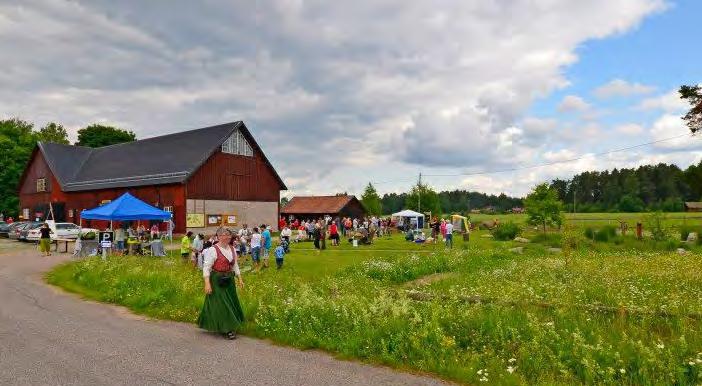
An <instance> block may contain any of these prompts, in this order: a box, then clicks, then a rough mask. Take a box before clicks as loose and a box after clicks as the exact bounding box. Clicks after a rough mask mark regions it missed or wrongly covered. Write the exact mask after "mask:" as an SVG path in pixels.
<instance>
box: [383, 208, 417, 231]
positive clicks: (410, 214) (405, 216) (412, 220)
mask: <svg viewBox="0 0 702 386" xmlns="http://www.w3.org/2000/svg"><path fill="white" fill-rule="evenodd" d="M391 217H392V219H393V220H395V221H397V225H414V226H416V227H417V228H424V215H423V214H421V213H419V212H415V211H413V210H409V209H405V210H403V211H400V212H397V213H393V214H392V216H391Z"/></svg>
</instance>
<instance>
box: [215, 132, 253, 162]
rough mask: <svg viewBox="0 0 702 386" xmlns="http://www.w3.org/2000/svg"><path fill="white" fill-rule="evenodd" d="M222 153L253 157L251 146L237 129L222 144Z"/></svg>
mask: <svg viewBox="0 0 702 386" xmlns="http://www.w3.org/2000/svg"><path fill="white" fill-rule="evenodd" d="M222 153H229V154H236V155H243V156H247V157H253V148H252V147H251V145H250V144H249V142H248V141H247V140H246V138H244V135H243V134H241V131H239V130H237V131H236V132H235V133H234V134H232V135H231V136H230V137H229V138H227V140H226V141H224V143H223V144H222Z"/></svg>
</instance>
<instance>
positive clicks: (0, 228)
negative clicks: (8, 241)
mask: <svg viewBox="0 0 702 386" xmlns="http://www.w3.org/2000/svg"><path fill="white" fill-rule="evenodd" d="M9 232H10V224H8V223H6V222H4V221H0V237H7V234H8V233H9Z"/></svg>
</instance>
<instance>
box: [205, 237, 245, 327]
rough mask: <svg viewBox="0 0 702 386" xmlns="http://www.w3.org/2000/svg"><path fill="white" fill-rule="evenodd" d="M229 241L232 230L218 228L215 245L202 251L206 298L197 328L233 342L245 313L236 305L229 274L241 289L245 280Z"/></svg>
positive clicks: (233, 287)
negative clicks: (223, 336)
mask: <svg viewBox="0 0 702 386" xmlns="http://www.w3.org/2000/svg"><path fill="white" fill-rule="evenodd" d="M231 239H232V232H231V230H229V229H227V228H219V229H218V230H217V240H218V243H217V244H215V245H213V246H212V247H211V248H208V249H206V250H205V251H203V265H202V275H203V277H204V279H205V294H206V295H205V304H203V306H202V311H201V312H200V317H199V318H198V320H197V324H198V326H200V328H203V329H205V330H208V331H212V332H218V333H220V334H224V335H225V336H226V337H227V338H229V339H234V338H236V331H237V329H238V328H239V327H240V326H241V324H242V323H244V312H243V311H242V309H241V304H239V298H238V297H237V294H236V286H235V285H234V282H233V280H234V278H233V277H232V272H233V273H234V274H235V276H236V279H237V280H238V284H239V286H240V287H241V288H244V281H243V280H242V279H241V272H240V271H239V263H238V262H237V255H236V251H235V250H234V248H232V247H231V246H230V241H231Z"/></svg>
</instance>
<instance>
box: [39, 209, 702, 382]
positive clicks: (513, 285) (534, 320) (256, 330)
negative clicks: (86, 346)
mask: <svg viewBox="0 0 702 386" xmlns="http://www.w3.org/2000/svg"><path fill="white" fill-rule="evenodd" d="M668 221H670V220H668ZM676 221H677V220H676ZM576 224H577V223H576ZM669 224H670V226H673V225H674V224H673V222H670V223H669ZM680 224H682V223H680ZM680 224H677V225H676V226H679V225H680ZM687 225H694V224H687ZM569 229H570V228H569ZM583 231H584V229H583V227H582V226H577V227H576V228H575V229H574V230H573V229H571V230H569V231H568V232H571V234H567V235H566V237H565V239H566V240H570V241H569V242H568V243H566V244H565V245H562V244H563V243H562V242H561V239H562V237H561V235H560V234H555V233H552V234H548V235H546V236H543V235H542V236H538V234H537V233H535V232H534V231H530V230H527V231H526V233H525V234H524V236H526V237H527V238H531V239H532V240H534V241H539V240H540V242H531V243H527V244H521V243H517V242H515V241H504V242H501V241H495V240H493V239H492V238H490V237H487V235H488V232H486V231H478V232H474V233H473V234H472V236H471V240H470V242H464V241H463V240H461V238H460V237H457V240H456V245H455V247H454V249H453V250H447V249H445V248H444V247H443V246H442V245H441V244H437V245H423V246H422V245H416V244H413V243H408V242H405V241H404V240H403V239H402V237H401V236H400V235H395V236H394V237H392V238H381V239H378V240H377V241H376V243H375V244H374V245H373V246H365V247H358V248H353V247H351V246H350V245H349V244H348V243H343V244H342V245H341V246H340V247H330V246H329V249H328V250H325V251H322V252H321V253H317V252H316V251H314V250H312V245H311V243H302V244H294V245H293V246H292V251H291V253H290V254H288V255H287V256H286V261H285V267H284V268H283V270H281V271H276V270H274V269H273V270H264V271H262V272H261V273H252V272H250V271H246V272H245V273H244V280H245V282H246V288H245V290H244V291H242V292H241V293H240V295H241V300H242V303H243V306H244V309H245V314H246V316H247V323H246V325H245V328H244V331H243V332H244V333H245V334H247V335H250V336H256V337H262V338H268V339H272V340H274V341H276V342H279V343H282V344H287V345H291V346H295V347H299V348H320V349H324V350H327V351H329V352H332V353H335V354H336V355H338V356H340V357H342V358H357V359H361V360H364V361H368V362H372V363H380V364H385V365H389V366H393V367H397V368H402V369H407V370H412V371H423V372H428V373H432V374H436V375H437V376H440V377H443V378H446V379H451V380H455V381H458V382H464V383H470V384H477V383H481V382H483V383H490V384H507V385H511V384H514V385H516V384H544V385H552V384H581V383H598V384H636V385H658V384H698V383H699V382H702V371H701V370H700V366H702V331H700V329H701V328H702V297H700V293H702V259H701V258H700V257H702V250H701V249H700V248H702V247H700V246H698V245H687V244H682V243H680V242H679V241H678V240H677V239H679V235H678V234H677V230H676V229H669V232H670V235H669V239H668V240H665V241H659V242H654V241H651V240H645V241H639V240H635V239H634V238H633V237H632V236H626V237H623V236H620V235H617V236H616V237H613V238H612V239H611V240H609V241H608V242H596V241H593V240H589V239H587V238H585V237H584V235H583ZM553 246H564V247H565V248H564V249H563V250H561V251H558V250H553V249H549V248H550V247H553ZM519 247H521V249H519V250H515V249H513V248H519ZM680 247H683V248H685V249H686V250H689V251H688V252H686V253H685V254H679V253H678V252H677V248H680ZM247 266H248V262H247V263H244V269H245V270H246V269H247V268H248V267H247ZM47 280H48V281H49V282H50V283H52V284H55V285H58V286H61V287H63V288H65V289H67V290H69V291H73V292H77V293H80V294H83V295H84V296H86V297H88V298H92V299H96V300H100V301H104V302H111V303H117V304H122V305H125V306H127V307H129V308H130V309H132V310H134V311H135V312H137V313H140V314H145V315H149V316H152V317H155V318H163V319H171V320H178V321H184V322H190V323H192V322H194V321H195V320H196V318H197V315H198V313H199V309H200V307H201V305H202V301H203V292H202V278H201V277H200V274H199V272H198V271H196V270H193V269H192V268H190V267H187V266H185V265H182V264H181V263H179V262H178V261H177V260H176V259H170V258H166V259H151V258H135V257H126V258H125V257H113V258H110V259H109V260H108V261H107V262H102V261H101V260H100V259H88V260H82V261H77V262H72V263H69V264H66V265H62V266H60V267H57V268H56V269H55V270H54V271H52V272H50V273H49V274H48V275H47Z"/></svg>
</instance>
